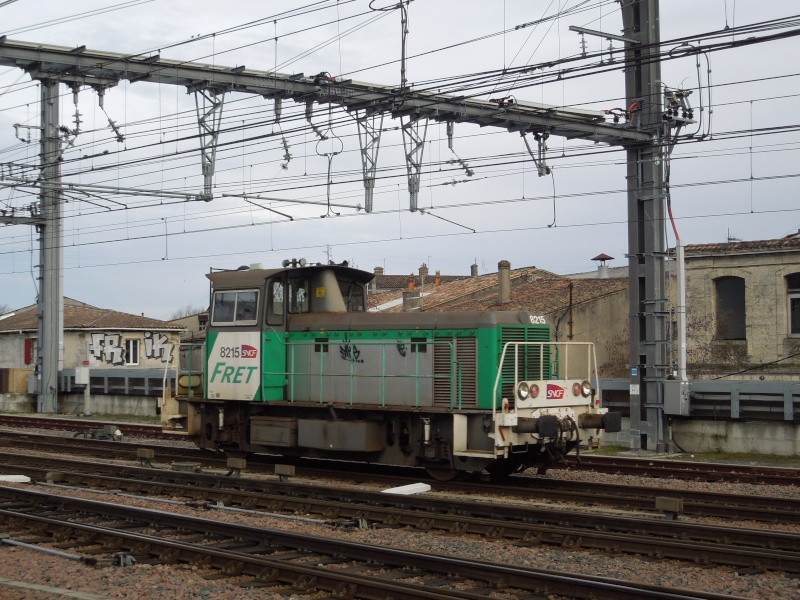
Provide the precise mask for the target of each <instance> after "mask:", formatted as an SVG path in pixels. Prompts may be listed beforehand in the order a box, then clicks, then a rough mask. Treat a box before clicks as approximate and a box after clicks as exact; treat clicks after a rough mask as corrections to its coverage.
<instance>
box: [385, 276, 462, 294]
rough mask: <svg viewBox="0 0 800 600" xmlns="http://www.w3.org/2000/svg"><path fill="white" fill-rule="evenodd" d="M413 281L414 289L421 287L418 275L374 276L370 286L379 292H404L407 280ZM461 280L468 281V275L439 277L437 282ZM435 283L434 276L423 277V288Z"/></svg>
mask: <svg viewBox="0 0 800 600" xmlns="http://www.w3.org/2000/svg"><path fill="white" fill-rule="evenodd" d="M409 279H413V280H414V288H415V289H417V288H420V287H421V286H422V278H421V277H420V276H419V275H375V279H374V280H373V282H372V283H371V284H370V285H373V284H374V285H375V287H376V288H377V289H379V290H406V289H408V280H409ZM461 279H469V275H440V276H439V280H440V281H441V282H442V283H449V282H451V281H459V280H461ZM435 281H436V275H433V274H430V273H429V274H428V275H426V276H425V287H428V286H433V285H434V283H435Z"/></svg>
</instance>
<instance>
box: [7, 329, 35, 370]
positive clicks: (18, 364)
mask: <svg viewBox="0 0 800 600" xmlns="http://www.w3.org/2000/svg"><path fill="white" fill-rule="evenodd" d="M28 337H29V334H28V333H26V332H22V331H20V332H8V333H4V334H3V335H2V336H0V369H19V368H22V367H25V340H26V339H27V338H28Z"/></svg>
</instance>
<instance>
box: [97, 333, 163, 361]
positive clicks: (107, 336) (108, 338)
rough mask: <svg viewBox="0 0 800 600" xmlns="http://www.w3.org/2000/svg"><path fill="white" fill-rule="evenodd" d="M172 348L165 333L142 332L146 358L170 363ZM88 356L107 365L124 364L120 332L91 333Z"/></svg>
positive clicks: (123, 350)
mask: <svg viewBox="0 0 800 600" xmlns="http://www.w3.org/2000/svg"><path fill="white" fill-rule="evenodd" d="M137 343H138V340H137ZM174 350H175V344H173V343H172V342H170V339H169V336H168V335H167V334H165V333H162V332H160V331H145V332H144V354H145V356H146V357H147V358H149V359H152V360H158V361H160V362H161V363H171V362H172V358H173V353H174ZM89 356H90V357H91V358H93V359H94V360H96V361H99V362H102V363H105V364H107V365H113V366H121V365H124V364H125V358H126V357H125V343H124V341H123V339H122V334H119V333H102V332H100V333H92V334H91V337H90V339H89ZM137 362H138V361H137Z"/></svg>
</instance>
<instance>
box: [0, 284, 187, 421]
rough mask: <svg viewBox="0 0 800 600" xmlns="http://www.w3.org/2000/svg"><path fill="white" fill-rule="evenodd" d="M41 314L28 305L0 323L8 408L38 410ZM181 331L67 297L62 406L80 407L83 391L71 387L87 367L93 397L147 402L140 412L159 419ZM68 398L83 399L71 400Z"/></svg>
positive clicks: (0, 377) (1, 383) (2, 384)
mask: <svg viewBox="0 0 800 600" xmlns="http://www.w3.org/2000/svg"><path fill="white" fill-rule="evenodd" d="M37 311H38V309H37V307H36V306H29V307H26V308H22V309H19V310H16V311H14V312H12V313H8V314H6V315H3V317H2V318H0V393H2V394H5V396H3V400H4V404H5V408H7V409H8V408H14V409H16V410H33V408H34V407H35V396H34V395H33V393H34V391H35V389H36V387H37V384H36V382H35V381H31V379H32V378H35V377H36V372H35V365H36V354H37V349H36V344H37V338H38V320H37ZM182 330H183V327H182V326H180V325H176V324H174V323H168V322H165V321H160V320H158V319H151V318H149V317H145V316H143V315H142V316H139V315H131V314H127V313H122V312H118V311H115V310H110V309H105V308H97V307H95V306H90V305H88V304H83V303H80V302H76V301H74V300H70V299H67V298H65V299H64V351H63V367H62V368H61V369H60V373H59V382H58V388H59V392H61V393H63V394H66V395H64V396H61V395H60V402H61V403H62V404H64V405H65V404H70V403H81V404H82V402H83V388H81V389H80V390H76V389H73V388H74V387H75V385H76V382H75V376H76V369H78V368H84V367H85V368H88V373H89V377H90V391H91V393H92V394H98V395H100V394H102V395H104V396H106V397H107V398H108V399H109V402H111V403H112V405H113V404H114V403H116V404H117V405H118V406H119V405H120V404H124V402H125V399H126V398H127V399H132V400H133V401H136V400H142V399H144V400H145V401H144V402H139V403H138V405H139V407H140V409H141V410H140V412H142V413H143V414H153V415H155V412H156V411H155V407H156V404H157V400H158V398H159V397H160V395H161V391H162V389H163V385H164V381H167V382H168V384H169V382H171V381H172V380H173V379H174V369H175V367H176V360H177V352H178V337H179V335H180V333H181V331H182ZM70 393H73V394H80V397H79V398H77V399H70V398H69V394H70ZM144 407H149V408H148V409H147V410H145V408H144ZM60 409H61V408H60ZM109 410H111V409H109ZM69 412H71V410H70V411H69Z"/></svg>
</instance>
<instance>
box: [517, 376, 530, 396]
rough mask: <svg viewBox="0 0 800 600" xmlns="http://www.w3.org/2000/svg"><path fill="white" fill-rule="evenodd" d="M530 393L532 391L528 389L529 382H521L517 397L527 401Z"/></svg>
mask: <svg viewBox="0 0 800 600" xmlns="http://www.w3.org/2000/svg"><path fill="white" fill-rule="evenodd" d="M530 393H531V389H530V388H529V387H528V384H527V382H525V381H520V383H519V385H518V386H517V397H518V398H519V399H520V400H525V399H526V398H527V397H528V395H529V394H530Z"/></svg>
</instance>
